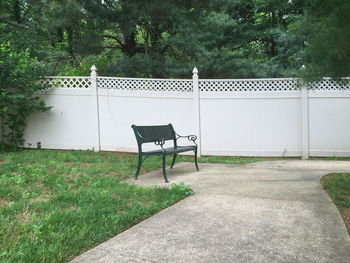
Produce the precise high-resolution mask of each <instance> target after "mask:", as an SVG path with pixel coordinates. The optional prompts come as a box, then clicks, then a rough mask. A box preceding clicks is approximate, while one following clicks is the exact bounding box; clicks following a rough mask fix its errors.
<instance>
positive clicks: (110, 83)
mask: <svg viewBox="0 0 350 263" xmlns="http://www.w3.org/2000/svg"><path fill="white" fill-rule="evenodd" d="M97 80H98V88H99V89H116V90H130V91H132V90H143V91H179V92H192V91H193V84H192V80H191V79H138V78H113V77H98V78H97ZM42 82H43V83H45V84H49V85H50V86H51V87H53V88H64V89H89V88H90V87H91V79H90V77H46V78H45V79H43V80H42ZM299 88H300V82H299V80H298V79H291V78H289V79H287V78H285V79H199V89H200V91H209V92H225V91H227V92H240V91H241V92H251V91H257V92H264V91H293V90H298V89H299ZM309 88H311V89H312V90H315V91H336V90H350V78H345V79H343V80H342V81H340V82H338V81H334V80H331V79H324V80H322V81H319V82H315V83H314V84H312V85H311V86H310V87H309Z"/></svg>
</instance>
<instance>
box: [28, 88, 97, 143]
mask: <svg viewBox="0 0 350 263" xmlns="http://www.w3.org/2000/svg"><path fill="white" fill-rule="evenodd" d="M42 97H43V98H44V99H45V102H46V104H47V105H48V106H52V107H53V108H52V109H51V110H50V111H48V112H43V113H42V112H40V113H39V112H38V113H35V114H33V115H32V116H31V117H30V118H29V119H28V121H27V127H26V129H25V136H24V137H25V140H26V143H25V146H29V147H34V148H35V147H37V142H40V143H41V147H42V148H48V149H76V150H86V149H92V148H94V147H95V145H94V143H95V141H96V139H95V138H96V136H97V133H96V121H94V120H93V118H92V116H94V111H95V108H94V104H93V97H92V96H91V90H90V89H51V90H49V91H47V92H46V93H44V95H42ZM30 144H31V145H30Z"/></svg>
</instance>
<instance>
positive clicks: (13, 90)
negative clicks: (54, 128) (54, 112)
mask: <svg viewBox="0 0 350 263" xmlns="http://www.w3.org/2000/svg"><path fill="white" fill-rule="evenodd" d="M42 73H43V68H42V67H41V66H40V65H39V63H38V62H37V60H36V59H34V58H32V57H31V56H30V53H29V50H24V51H23V50H20V51H18V50H15V49H14V48H12V47H11V45H10V44H0V119H1V145H0V149H1V150H5V149H6V150H16V149H18V148H19V147H20V146H22V145H23V143H24V138H23V135H24V128H25V124H26V122H25V121H26V119H27V117H28V116H30V115H31V114H32V113H33V112H34V111H47V110H49V109H50V107H47V106H46V105H45V102H44V101H43V100H42V99H41V98H40V97H39V96H37V95H35V92H37V91H39V90H43V89H45V88H47V86H45V85H44V84H42V83H41V82H40V79H41V78H42V75H43V74H42Z"/></svg>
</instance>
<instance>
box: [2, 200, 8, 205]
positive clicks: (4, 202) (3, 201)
mask: <svg viewBox="0 0 350 263" xmlns="http://www.w3.org/2000/svg"><path fill="white" fill-rule="evenodd" d="M7 204H8V201H7V200H6V199H0V206H4V205H7Z"/></svg>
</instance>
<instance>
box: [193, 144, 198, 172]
mask: <svg viewBox="0 0 350 263" xmlns="http://www.w3.org/2000/svg"><path fill="white" fill-rule="evenodd" d="M194 163H195V165H196V169H197V171H199V168H198V162H197V149H196V150H194Z"/></svg>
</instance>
